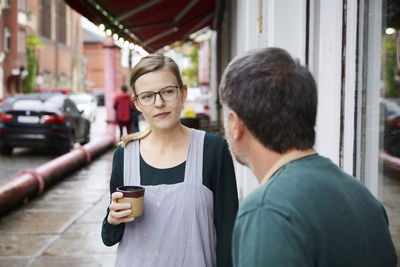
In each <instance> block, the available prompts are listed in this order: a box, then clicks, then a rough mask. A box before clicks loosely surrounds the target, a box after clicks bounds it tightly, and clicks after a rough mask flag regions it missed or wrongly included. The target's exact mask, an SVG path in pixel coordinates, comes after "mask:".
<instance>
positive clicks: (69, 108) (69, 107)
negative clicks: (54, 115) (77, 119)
mask: <svg viewBox="0 0 400 267" xmlns="http://www.w3.org/2000/svg"><path fill="white" fill-rule="evenodd" d="M64 111H65V113H69V114H72V115H79V114H80V112H79V110H78V108H77V107H76V105H75V104H74V102H72V101H71V100H69V99H65V102H64Z"/></svg>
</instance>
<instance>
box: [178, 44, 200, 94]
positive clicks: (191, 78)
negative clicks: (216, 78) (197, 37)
mask: <svg viewBox="0 0 400 267" xmlns="http://www.w3.org/2000/svg"><path fill="white" fill-rule="evenodd" d="M185 45H187V46H188V48H187V51H188V52H186V53H184V54H185V56H186V57H188V58H189V59H190V65H191V66H190V67H189V68H185V69H183V70H182V79H183V80H184V81H185V82H184V83H186V84H187V85H188V86H189V87H198V86H199V77H198V73H199V49H198V47H197V46H196V45H194V44H185Z"/></svg>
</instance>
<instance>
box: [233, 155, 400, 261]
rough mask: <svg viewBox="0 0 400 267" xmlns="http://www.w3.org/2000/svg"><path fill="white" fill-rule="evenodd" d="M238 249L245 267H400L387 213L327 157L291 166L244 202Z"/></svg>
mask: <svg viewBox="0 0 400 267" xmlns="http://www.w3.org/2000/svg"><path fill="white" fill-rule="evenodd" d="M232 247H233V252H232V255H233V265H234V266H237V267H239V266H240V267H244V266H246V267H247V266H285V267H290V266H296V267H301V266H352V267H357V266H360V267H361V266H363V267H365V266H377V267H378V266H393V267H394V266H396V262H397V259H396V254H395V250H394V247H393V243H392V239H391V237H390V234H389V230H388V219H387V216H386V212H385V210H384V208H383V206H382V205H381V204H380V203H379V201H378V200H377V199H376V198H375V197H374V196H373V195H372V194H371V193H370V192H369V191H368V189H367V188H366V187H365V186H364V185H363V184H362V183H361V182H359V181H358V180H356V179H355V178H354V177H352V176H350V175H347V174H346V173H344V172H343V171H342V170H341V169H340V168H338V167H337V166H336V165H334V164H333V163H332V162H331V161H330V160H329V159H327V158H324V157H321V156H319V155H312V156H308V157H304V158H301V159H298V160H295V161H292V162H289V163H287V164H286V165H284V166H283V167H282V168H281V169H279V170H278V171H277V172H276V173H275V174H274V175H273V176H272V177H271V178H270V180H269V181H268V182H267V183H266V184H264V185H262V186H261V187H260V188H258V189H256V190H255V191H254V192H253V193H252V194H250V195H249V196H248V197H247V198H246V199H245V200H244V202H243V204H242V205H241V207H240V209H239V212H238V216H237V220H236V222H235V227H234V233H233V239H232Z"/></svg>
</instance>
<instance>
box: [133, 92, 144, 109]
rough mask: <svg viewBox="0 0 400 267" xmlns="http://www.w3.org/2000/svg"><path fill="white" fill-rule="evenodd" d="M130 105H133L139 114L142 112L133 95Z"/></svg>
mask: <svg viewBox="0 0 400 267" xmlns="http://www.w3.org/2000/svg"><path fill="white" fill-rule="evenodd" d="M131 103H133V105H135V108H136V109H137V110H139V111H140V112H142V107H141V106H140V105H139V103H138V101H137V98H136V97H135V96H134V95H131Z"/></svg>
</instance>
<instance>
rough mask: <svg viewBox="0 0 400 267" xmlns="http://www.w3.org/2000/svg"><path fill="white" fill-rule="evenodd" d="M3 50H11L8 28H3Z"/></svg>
mask: <svg viewBox="0 0 400 267" xmlns="http://www.w3.org/2000/svg"><path fill="white" fill-rule="evenodd" d="M4 50H5V51H6V52H9V51H10V50H11V32H10V28H8V27H5V28H4Z"/></svg>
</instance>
